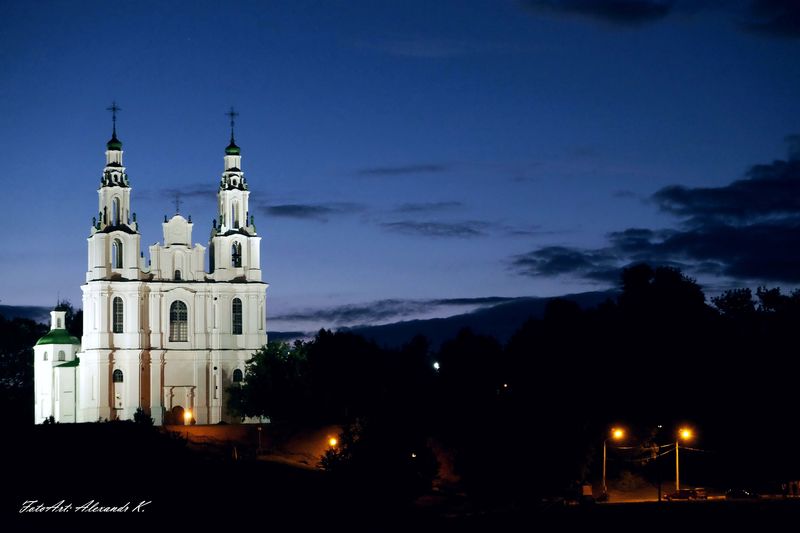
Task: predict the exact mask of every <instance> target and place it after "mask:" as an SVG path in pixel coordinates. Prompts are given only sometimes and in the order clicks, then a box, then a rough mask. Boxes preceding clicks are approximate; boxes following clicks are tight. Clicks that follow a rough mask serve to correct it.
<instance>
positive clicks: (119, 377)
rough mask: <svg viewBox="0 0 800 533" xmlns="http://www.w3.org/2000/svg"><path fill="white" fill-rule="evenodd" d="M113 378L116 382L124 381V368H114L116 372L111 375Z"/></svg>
mask: <svg viewBox="0 0 800 533" xmlns="http://www.w3.org/2000/svg"><path fill="white" fill-rule="evenodd" d="M111 380H112V381H113V382H114V383H122V370H120V369H119V368H118V369H116V370H114V373H113V374H112V376H111Z"/></svg>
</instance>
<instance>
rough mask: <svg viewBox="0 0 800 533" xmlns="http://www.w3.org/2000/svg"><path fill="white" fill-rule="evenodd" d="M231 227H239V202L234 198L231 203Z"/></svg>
mask: <svg viewBox="0 0 800 533" xmlns="http://www.w3.org/2000/svg"><path fill="white" fill-rule="evenodd" d="M231 227H232V228H238V227H239V202H237V201H236V200H234V201H233V205H231Z"/></svg>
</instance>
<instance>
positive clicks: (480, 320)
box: [343, 291, 617, 349]
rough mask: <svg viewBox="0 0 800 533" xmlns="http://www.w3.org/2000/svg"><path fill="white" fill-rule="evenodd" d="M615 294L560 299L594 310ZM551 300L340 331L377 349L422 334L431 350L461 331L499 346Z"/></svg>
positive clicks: (531, 299)
mask: <svg viewBox="0 0 800 533" xmlns="http://www.w3.org/2000/svg"><path fill="white" fill-rule="evenodd" d="M616 295H617V293H616V291H597V292H584V293H579V294H567V295H564V296H561V297H560V298H563V299H566V300H571V301H574V302H576V303H577V304H578V305H580V306H581V307H582V308H584V309H587V308H590V307H594V306H596V305H598V304H600V303H602V302H604V301H605V300H606V299H608V298H615V297H616ZM549 300H552V298H536V297H526V298H518V299H515V300H513V301H511V302H506V303H501V304H497V305H494V306H492V307H484V308H481V309H478V310H475V311H472V312H470V313H464V314H461V315H454V316H451V317H447V318H433V319H429V320H408V321H404V322H395V323H392V324H385V325H381V326H360V327H353V328H343V329H344V330H346V331H352V332H353V333H358V334H359V335H363V336H364V337H366V338H368V339H372V340H374V341H375V342H376V343H378V344H379V345H381V346H384V347H388V348H398V347H400V346H402V345H403V344H405V343H406V342H408V341H409V340H410V339H412V338H413V337H414V336H415V335H424V336H425V337H427V338H428V340H429V341H430V342H431V346H432V348H434V349H436V348H438V347H439V345H440V344H441V343H442V342H444V341H446V340H448V339H451V338H453V337H455V336H456V334H457V333H458V332H459V330H461V329H463V328H470V329H471V330H472V331H473V332H475V333H478V334H482V335H490V336H492V337H495V338H496V339H497V340H499V341H500V342H501V343H505V342H506V341H508V339H510V338H511V336H512V335H513V334H514V332H515V331H516V330H517V329H519V328H520V326H522V324H524V323H525V321H526V320H528V319H529V318H541V317H542V316H543V315H544V310H545V307H546V306H547V302H548V301H549Z"/></svg>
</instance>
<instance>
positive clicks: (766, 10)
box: [742, 0, 800, 39]
mask: <svg viewBox="0 0 800 533" xmlns="http://www.w3.org/2000/svg"><path fill="white" fill-rule="evenodd" d="M742 27H743V28H744V29H745V30H748V31H751V32H753V33H758V34H762V35H768V36H771V37H783V38H792V39H796V38H800V2H798V1H797V0H752V1H751V2H750V6H749V10H748V12H747V15H746V19H745V21H744V22H742Z"/></svg>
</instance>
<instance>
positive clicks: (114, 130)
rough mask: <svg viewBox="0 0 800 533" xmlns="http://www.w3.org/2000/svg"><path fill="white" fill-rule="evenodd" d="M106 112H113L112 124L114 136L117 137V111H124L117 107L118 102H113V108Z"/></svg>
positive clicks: (110, 107)
mask: <svg viewBox="0 0 800 533" xmlns="http://www.w3.org/2000/svg"><path fill="white" fill-rule="evenodd" d="M106 111H111V124H112V128H113V136H114V137H116V136H117V111H122V108H121V107H119V106H118V105H117V102H116V100H115V101H113V102H111V106H109V107H107V108H106Z"/></svg>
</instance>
